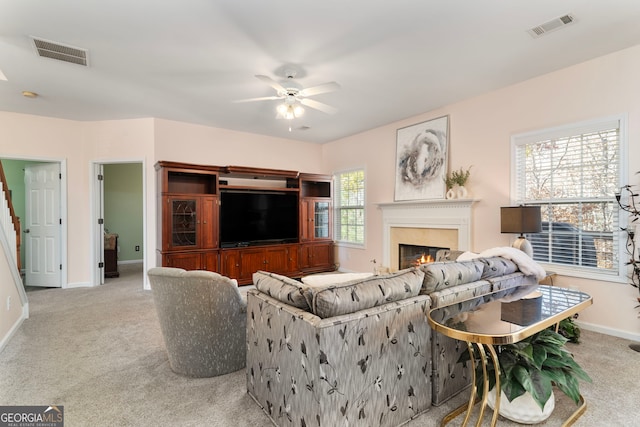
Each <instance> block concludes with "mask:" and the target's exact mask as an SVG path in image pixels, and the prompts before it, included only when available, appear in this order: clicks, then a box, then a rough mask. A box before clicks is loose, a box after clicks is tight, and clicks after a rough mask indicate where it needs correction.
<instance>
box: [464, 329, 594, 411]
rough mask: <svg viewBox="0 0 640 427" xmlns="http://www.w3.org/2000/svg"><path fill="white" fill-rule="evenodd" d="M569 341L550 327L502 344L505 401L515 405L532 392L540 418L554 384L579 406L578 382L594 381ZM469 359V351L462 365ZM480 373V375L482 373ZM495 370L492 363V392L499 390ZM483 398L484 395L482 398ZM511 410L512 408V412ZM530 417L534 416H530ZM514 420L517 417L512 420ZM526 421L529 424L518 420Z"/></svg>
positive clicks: (479, 377)
mask: <svg viewBox="0 0 640 427" xmlns="http://www.w3.org/2000/svg"><path fill="white" fill-rule="evenodd" d="M567 341H568V340H567V339H566V338H565V337H563V336H562V335H560V334H558V333H556V332H554V331H553V330H551V329H549V328H547V329H543V330H542V331H540V332H538V333H536V334H533V335H531V336H530V337H528V338H525V339H524V340H522V341H520V342H517V343H513V344H507V345H502V346H499V347H498V349H497V350H498V351H497V354H498V363H499V364H500V387H501V389H502V392H503V393H504V396H503V397H506V399H505V400H507V401H509V402H511V403H512V404H513V403H514V402H515V401H516V398H518V397H520V396H522V395H524V394H525V393H529V394H530V395H531V397H532V398H533V400H534V401H535V403H536V404H537V407H538V410H539V412H540V416H542V413H543V409H544V408H545V405H546V404H547V402H548V401H549V399H550V398H552V396H553V395H552V393H553V385H555V386H556V387H558V389H559V390H560V391H562V392H563V393H565V394H566V395H567V396H568V397H569V398H571V400H573V401H574V402H575V403H576V405H579V404H580V402H581V400H582V396H581V395H580V387H579V383H578V380H583V381H587V382H591V378H590V377H589V375H588V374H587V373H586V372H585V371H584V370H583V369H582V367H580V365H579V364H578V363H577V362H576V361H575V360H574V358H573V355H572V354H571V353H570V352H569V351H568V350H567V349H566V348H565V344H566V343H567ZM468 360H469V352H468V351H466V352H465V353H463V354H462V355H461V357H460V361H461V362H466V361H468ZM478 370H480V372H479V371H478ZM481 370H482V367H481V366H480V364H478V366H476V373H477V375H476V379H477V382H478V384H477V386H478V394H480V395H481V394H482V390H483V387H482V380H483V378H484V377H483V375H482V372H481ZM494 373H495V367H494V365H493V363H491V362H490V361H489V364H488V366H487V376H486V377H487V378H488V379H489V390H492V389H493V388H494V387H495V375H494ZM480 397H482V396H480ZM502 400H503V399H501V403H500V410H499V412H500V415H503V416H505V417H507V415H505V414H503V405H504V402H503V401H502ZM508 411H509V409H508ZM509 412H510V413H509V416H510V417H511V416H515V414H517V413H518V412H520V410H519V409H517V410H513V409H512V410H511V411H509ZM526 417H530V415H526ZM509 419H512V420H514V419H513V418H509ZM514 421H517V422H523V423H526V422H525V421H518V420H514Z"/></svg>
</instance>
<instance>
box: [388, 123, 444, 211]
mask: <svg viewBox="0 0 640 427" xmlns="http://www.w3.org/2000/svg"><path fill="white" fill-rule="evenodd" d="M396 144H397V145H396V183H395V184H396V185H395V200H396V201H401V200H421V199H444V197H445V191H446V190H445V182H444V178H445V176H446V165H447V156H448V144H449V116H443V117H439V118H437V119H433V120H429V121H426V122H422V123H418V124H415V125H411V126H407V127H404V128H401V129H398V131H397V140H396Z"/></svg>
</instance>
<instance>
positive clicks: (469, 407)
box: [440, 342, 501, 427]
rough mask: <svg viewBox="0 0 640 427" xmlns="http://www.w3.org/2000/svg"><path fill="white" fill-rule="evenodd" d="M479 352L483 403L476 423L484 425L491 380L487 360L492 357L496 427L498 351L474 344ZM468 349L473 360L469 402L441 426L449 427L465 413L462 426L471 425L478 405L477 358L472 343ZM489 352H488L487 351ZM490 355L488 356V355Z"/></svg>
mask: <svg viewBox="0 0 640 427" xmlns="http://www.w3.org/2000/svg"><path fill="white" fill-rule="evenodd" d="M474 344H475V346H476V348H477V350H478V355H479V357H478V363H480V366H481V367H482V401H481V402H480V413H479V414H478V421H477V422H476V427H480V426H481V425H482V418H483V417H484V411H485V408H486V407H487V399H488V395H489V378H488V376H487V358H488V357H491V361H492V363H493V366H495V370H494V376H495V382H496V383H495V384H496V385H495V388H496V403H495V409H494V410H493V417H492V418H491V427H494V426H495V425H496V423H497V422H498V411H499V410H500V394H501V393H500V365H499V363H498V356H497V354H496V350H495V349H494V348H493V346H492V345H488V344H487V345H485V344H479V343H474ZM467 348H468V349H469V356H470V360H471V366H472V367H473V368H472V369H471V372H472V379H471V393H470V394H469V402H468V403H465V404H463V405H460V406H459V407H457V408H456V409H454V410H453V411H451V412H449V413H448V414H447V415H446V416H445V417H444V418H443V419H442V421H441V423H440V426H445V425H447V424H448V423H449V422H450V421H451V420H453V419H455V418H456V417H457V416H458V415H460V414H462V413H463V412H465V409H466V414H465V416H464V421H463V422H462V426H463V427H464V426H466V425H467V424H468V423H469V419H470V418H471V413H472V412H473V407H474V405H475V404H476V403H477V402H476V393H477V387H476V370H475V365H476V358H475V356H474V354H475V352H474V351H473V345H472V343H470V342H467ZM485 348H486V350H488V351H486V350H485ZM487 353H488V355H487Z"/></svg>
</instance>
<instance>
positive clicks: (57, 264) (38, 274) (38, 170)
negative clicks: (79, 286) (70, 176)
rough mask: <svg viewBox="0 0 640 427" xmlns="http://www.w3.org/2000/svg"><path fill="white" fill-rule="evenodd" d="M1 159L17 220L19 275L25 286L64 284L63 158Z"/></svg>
mask: <svg viewBox="0 0 640 427" xmlns="http://www.w3.org/2000/svg"><path fill="white" fill-rule="evenodd" d="M0 160H1V161H2V165H3V168H4V171H5V176H6V178H7V185H8V187H9V190H10V193H11V199H12V204H13V206H14V210H15V211H16V216H18V217H19V221H20V230H21V236H20V240H21V242H22V243H21V245H20V254H19V256H20V260H21V262H20V264H21V266H22V269H21V271H20V275H21V277H22V283H23V285H24V286H25V289H27V288H32V287H47V288H64V287H66V284H67V238H66V236H67V210H66V207H67V192H66V188H67V185H66V182H67V179H66V175H67V174H66V161H65V160H64V159H62V160H51V159H41V158H20V157H13V158H5V157H3V158H1V159H0Z"/></svg>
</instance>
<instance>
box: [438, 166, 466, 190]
mask: <svg viewBox="0 0 640 427" xmlns="http://www.w3.org/2000/svg"><path fill="white" fill-rule="evenodd" d="M470 176H471V166H469V168H468V169H467V170H464V169H462V168H460V169H458V170H454V171H451V172H450V173H448V174H447V176H446V177H445V178H444V182H445V185H446V186H447V188H448V189H449V188H453V187H455V186H456V185H459V186H461V187H462V186H463V185H465V184H466V183H467V180H468V179H469V177H470Z"/></svg>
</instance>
